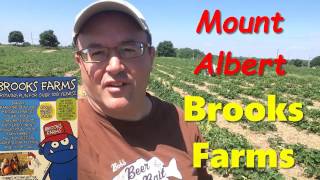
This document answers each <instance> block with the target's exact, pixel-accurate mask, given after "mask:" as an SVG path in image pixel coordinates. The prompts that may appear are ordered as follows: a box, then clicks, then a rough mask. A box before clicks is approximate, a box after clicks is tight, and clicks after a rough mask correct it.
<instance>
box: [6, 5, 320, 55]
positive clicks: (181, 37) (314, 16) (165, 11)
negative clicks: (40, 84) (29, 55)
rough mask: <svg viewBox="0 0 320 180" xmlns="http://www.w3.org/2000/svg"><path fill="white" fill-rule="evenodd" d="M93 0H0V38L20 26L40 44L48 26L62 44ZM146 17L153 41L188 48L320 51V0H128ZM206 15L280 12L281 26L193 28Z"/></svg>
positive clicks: (272, 52)
mask: <svg viewBox="0 0 320 180" xmlns="http://www.w3.org/2000/svg"><path fill="white" fill-rule="evenodd" d="M92 2H95V0H50V1H49V0H2V1H1V6H0V43H3V44H6V43H8V35H9V33H10V32H11V31H14V30H19V31H21V32H22V33H23V35H24V39H25V41H28V42H30V43H32V44H38V43H39V34H40V33H41V32H43V31H45V30H48V29H52V30H54V33H55V34H56V36H57V37H58V40H59V41H60V43H61V45H70V44H71V41H72V29H73V23H74V18H75V16H76V15H77V13H78V12H79V11H81V9H83V8H84V7H86V6H87V5H88V4H90V3H92ZM129 2H130V3H132V4H133V5H134V6H136V7H137V8H138V9H139V10H140V11H141V12H142V14H143V15H144V17H145V18H146V21H147V24H148V26H149V28H150V30H151V33H152V37H153V42H154V43H153V45H154V46H157V45H158V43H159V42H161V41H164V40H169V41H171V42H172V43H173V45H174V47H175V48H184V47H189V48H193V49H200V50H202V51H203V52H205V53H209V52H211V53H213V54H218V53H219V52H220V51H225V52H227V51H231V52H232V53H233V55H234V56H245V57H265V58H267V57H275V56H276V55H277V51H278V52H279V53H280V54H282V55H283V56H284V57H285V58H286V59H295V58H300V59H306V60H310V59H312V58H314V57H316V56H319V55H320V45H319V42H320V23H319V22H320V21H319V19H320V14H319V13H318V12H319V8H320V1H319V0H304V1H301V0H274V1H272V0H260V1H256V0H219V1H218V0H159V1H155V0H153V1H151V0H149V1H148V0H129ZM205 9H207V10H208V11H209V12H210V16H212V15H213V13H214V12H215V10H217V9H219V10H220V11H221V14H222V22H223V21H224V20H225V19H227V18H228V17H230V16H234V17H237V18H238V19H240V17H241V16H244V17H246V19H249V18H250V17H251V16H252V17H256V16H268V17H270V18H271V17H272V16H274V15H275V13H276V12H280V13H281V15H282V16H283V17H284V19H285V21H284V22H281V23H280V27H282V28H283V29H284V31H283V32H282V33H280V34H277V33H274V32H273V30H272V25H270V32H269V33H268V34H265V33H263V32H262V31H260V33H259V34H251V35H248V34H242V33H240V32H239V30H237V32H236V33H233V34H226V33H222V35H219V34H217V33H216V31H215V29H213V30H212V32H211V33H210V34H207V33H205V31H203V32H202V33H201V34H198V33H196V28H197V25H198V23H199V20H200V18H201V15H202V13H203V11H204V10H205Z"/></svg>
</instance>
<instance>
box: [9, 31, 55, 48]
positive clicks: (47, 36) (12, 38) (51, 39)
mask: <svg viewBox="0 0 320 180" xmlns="http://www.w3.org/2000/svg"><path fill="white" fill-rule="evenodd" d="M8 42H9V43H14V44H15V45H22V46H29V45H31V44H30V43H29V42H25V41H24V37H23V34H22V32H21V31H11V32H10V33H9V36H8ZM39 43H40V45H41V46H44V47H58V45H59V44H60V42H59V41H58V38H57V36H56V35H55V34H54V31H53V30H47V31H44V32H42V33H41V34H40V35H39Z"/></svg>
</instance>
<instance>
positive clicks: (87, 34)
mask: <svg viewBox="0 0 320 180" xmlns="http://www.w3.org/2000/svg"><path fill="white" fill-rule="evenodd" d="M74 43H75V46H76V48H77V52H76V54H75V59H76V62H77V63H78V64H79V67H80V70H81V79H82V84H83V85H84V88H85V91H86V94H87V97H86V99H82V100H79V139H78V162H79V163H78V171H79V172H78V178H79V179H114V180H117V179H118V180H120V179H121V180H127V179H128V180H129V179H141V180H154V179H187V180H189V179H211V177H210V176H209V175H208V174H207V172H206V170H205V168H201V169H193V167H192V143H193V142H196V141H200V140H201V135H200V133H199V131H198V129H197V127H196V126H195V125H194V124H191V123H186V122H184V119H183V112H182V111H181V110H180V109H179V108H176V107H175V106H174V105H172V104H170V103H167V102H163V101H161V100H159V99H158V98H156V97H153V96H151V95H149V94H148V93H146V87H147V83H148V79H149V76H150V72H151V70H152V65H153V61H154V57H155V49H154V47H152V46H151V33H150V31H149V28H148V26H147V24H146V22H145V20H144V17H143V16H142V14H141V13H140V12H139V11H138V10H137V9H136V8H135V7H134V6H132V5H131V4H129V3H128V2H126V1H122V0H108V1H98V2H95V3H93V4H91V5H89V6H88V7H87V8H85V9H84V10H82V11H81V12H80V13H79V15H78V16H77V18H76V21H75V26H74Z"/></svg>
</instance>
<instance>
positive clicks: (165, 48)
mask: <svg viewBox="0 0 320 180" xmlns="http://www.w3.org/2000/svg"><path fill="white" fill-rule="evenodd" d="M8 42H9V43H14V44H15V45H22V46H29V45H31V44H30V43H29V42H25V41H24V37H23V34H22V32H21V31H12V32H10V33H9V36H8ZM39 43H40V45H41V46H44V47H58V45H59V44H60V42H59V41H58V38H57V36H56V35H55V34H54V31H53V30H47V31H44V32H42V33H41V34H40V35H39ZM156 52H157V56H159V57H178V58H185V59H193V60H196V59H200V58H202V57H203V56H204V55H205V54H204V52H202V51H200V50H199V49H191V48H188V47H186V48H175V47H174V46H173V43H172V42H171V41H162V42H160V43H159V44H158V46H157V49H156ZM288 64H291V65H294V66H297V67H302V66H306V67H314V66H320V56H317V57H315V58H313V59H312V60H311V61H310V62H308V61H306V60H302V59H291V60H289V61H288Z"/></svg>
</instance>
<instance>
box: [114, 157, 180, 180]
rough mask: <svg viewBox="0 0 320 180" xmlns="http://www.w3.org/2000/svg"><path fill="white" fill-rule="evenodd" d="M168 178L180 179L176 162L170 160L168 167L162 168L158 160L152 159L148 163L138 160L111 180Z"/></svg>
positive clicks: (161, 163) (165, 179) (162, 165)
mask: <svg viewBox="0 0 320 180" xmlns="http://www.w3.org/2000/svg"><path fill="white" fill-rule="evenodd" d="M168 177H175V178H178V179H182V176H181V173H180V172H179V170H178V167H177V162H176V160H175V159H174V158H172V159H171V160H170V162H169V165H168V167H164V164H163V162H162V161H161V160H160V159H159V158H157V157H153V158H151V159H150V160H149V161H146V160H144V159H142V158H140V159H138V160H136V161H135V162H134V163H132V164H129V165H128V166H126V167H125V168H123V169H122V171H121V172H120V173H119V174H118V175H117V176H116V177H114V178H113V180H153V179H158V180H160V179H163V180H167V179H168Z"/></svg>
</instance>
